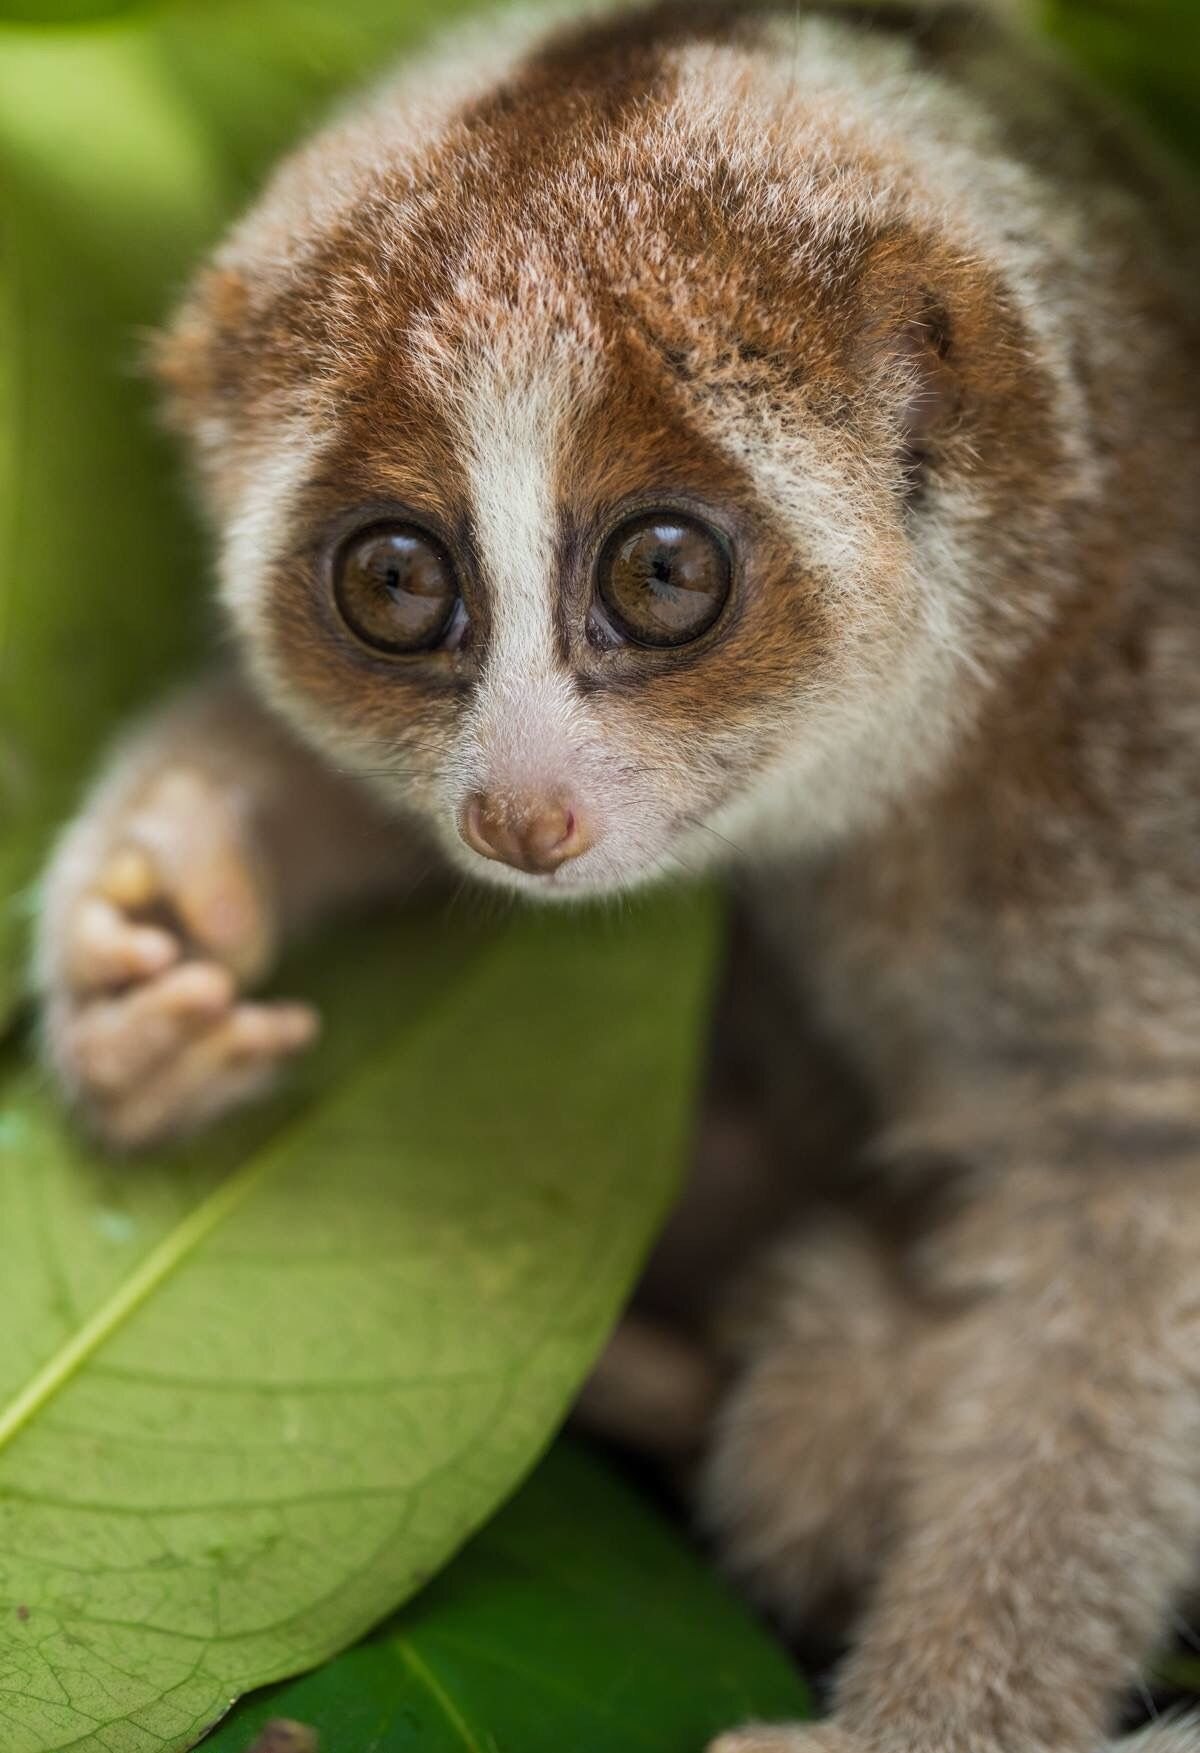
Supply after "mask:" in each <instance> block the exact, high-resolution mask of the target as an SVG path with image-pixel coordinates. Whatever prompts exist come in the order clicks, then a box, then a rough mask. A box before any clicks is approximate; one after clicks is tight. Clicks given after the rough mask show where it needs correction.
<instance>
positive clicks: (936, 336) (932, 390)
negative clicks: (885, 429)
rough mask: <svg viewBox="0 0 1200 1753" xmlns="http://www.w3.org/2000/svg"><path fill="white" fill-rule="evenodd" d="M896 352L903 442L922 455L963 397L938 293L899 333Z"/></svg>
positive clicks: (892, 341) (894, 365)
mask: <svg viewBox="0 0 1200 1753" xmlns="http://www.w3.org/2000/svg"><path fill="white" fill-rule="evenodd" d="M890 349H891V358H892V370H893V372H894V374H895V378H896V380H897V389H898V391H899V397H898V401H897V419H898V421H899V425H900V433H901V437H902V440H903V442H904V443H905V444H906V445H907V447H908V448H909V449H910V450H922V449H924V448H925V447H926V446H927V444H928V443H929V442H930V441H931V440H932V439H933V438H934V436H935V435H936V433H937V431H938V429H939V428H940V427H942V426H944V425H946V424H947V423H948V422H949V421H950V419H951V418H952V417H953V415H954V414H955V413H956V411H957V409H958V403H959V396H960V381H959V377H958V373H957V372H956V371H955V369H954V365H953V362H952V355H953V341H952V336H951V330H950V317H949V314H948V312H947V310H946V307H945V306H944V305H943V304H942V303H941V301H940V300H939V299H938V298H936V297H935V296H934V294H933V293H930V292H926V293H924V294H923V300H922V303H921V306H920V308H919V309H918V310H917V311H916V312H914V314H912V315H910V316H908V317H906V318H905V319H903V321H902V322H901V323H900V324H899V326H898V327H897V328H896V329H895V330H894V331H893V334H892V336H891V339H890Z"/></svg>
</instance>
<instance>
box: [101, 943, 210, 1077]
mask: <svg viewBox="0 0 1200 1753" xmlns="http://www.w3.org/2000/svg"><path fill="white" fill-rule="evenodd" d="M234 994H235V988H234V983H233V976H232V975H231V974H230V973H229V971H228V969H226V968H222V967H220V966H219V965H218V964H217V963H216V962H184V963H182V964H181V965H180V966H179V967H175V968H169V969H168V970H167V972H166V973H165V974H161V975H159V977H158V978H157V979H155V980H150V981H147V982H146V984H145V985H143V986H138V987H136V988H135V989H134V990H133V991H132V992H129V993H126V994H123V995H122V996H121V997H119V998H109V999H101V1000H98V1001H97V1002H95V1003H93V1004H89V1005H85V1006H84V1007H83V1009H81V1010H80V1011H79V1012H78V1013H77V1014H76V1016H75V1018H74V1019H73V1021H72V1023H71V1025H70V1030H69V1034H68V1040H67V1052H68V1054H69V1056H70V1059H71V1061H72V1063H73V1065H74V1069H75V1074H76V1076H77V1077H78V1078H79V1079H80V1081H81V1082H82V1083H83V1084H84V1085H86V1086H87V1088H89V1089H90V1090H92V1091H93V1092H94V1093H96V1094H98V1095H102V1096H104V1095H112V1094H114V1093H118V1092H120V1091H123V1090H126V1089H128V1088H129V1087H130V1086H131V1085H132V1084H134V1083H135V1082H137V1081H139V1080H141V1079H142V1078H144V1077H145V1076H146V1075H147V1074H148V1073H150V1072H152V1071H153V1070H154V1068H155V1067H156V1066H157V1065H158V1064H159V1063H160V1062H161V1061H162V1060H164V1059H166V1058H168V1057H169V1056H170V1055H171V1054H173V1053H177V1052H178V1051H179V1050H180V1048H181V1047H182V1046H183V1045H184V1044H185V1043H186V1042H187V1041H189V1040H190V1039H191V1037H192V1036H193V1035H195V1034H196V1033H197V1031H198V1030H200V1029H202V1028H205V1027H207V1026H209V1025H211V1024H212V1023H213V1022H214V1021H215V1020H216V1019H218V1018H219V1017H221V1016H222V1015H224V1014H226V1013H228V1012H229V1011H230V1007H231V1006H232V1004H233V1001H234Z"/></svg>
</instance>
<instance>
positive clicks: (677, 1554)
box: [204, 1444, 808, 1753]
mask: <svg viewBox="0 0 1200 1753" xmlns="http://www.w3.org/2000/svg"><path fill="white" fill-rule="evenodd" d="M807 1715H808V1698H807V1694H806V1692H805V1689H804V1687H803V1685H802V1684H801V1682H800V1679H799V1677H798V1676H797V1674H796V1673H795V1671H794V1669H793V1668H792V1667H791V1665H790V1664H789V1663H788V1662H787V1661H786V1659H785V1658H784V1656H783V1654H782V1652H781V1650H780V1649H779V1647H778V1645H776V1644H775V1643H774V1642H773V1641H772V1640H771V1639H770V1638H769V1637H768V1636H767V1635H766V1633H765V1632H763V1631H761V1630H759V1629H758V1628H757V1627H756V1626H755V1625H754V1623H753V1621H752V1620H751V1618H750V1616H749V1614H748V1613H747V1612H746V1610H745V1609H744V1608H743V1607H740V1606H739V1605H738V1604H737V1603H736V1602H735V1600H734V1598H733V1597H732V1595H730V1594H728V1593H727V1592H726V1590H725V1589H724V1588H723V1587H722V1586H721V1585H720V1584H719V1583H718V1582H717V1580H716V1578H715V1577H713V1576H712V1575H711V1573H710V1571H709V1570H708V1569H707V1567H706V1566H705V1565H704V1563H703V1561H702V1560H701V1559H700V1558H699V1556H698V1555H697V1554H696V1553H694V1552H693V1551H692V1550H691V1549H690V1548H689V1547H688V1546H687V1545H686V1544H685V1543H684V1541H683V1540H682V1539H681V1538H680V1536H679V1535H677V1534H676V1533H675V1532H674V1531H673V1530H671V1529H670V1528H668V1527H667V1526H666V1525H664V1523H663V1522H662V1521H661V1519H660V1518H659V1517H657V1516H655V1515H654V1514H653V1513H652V1512H651V1511H650V1510H649V1509H648V1508H647V1507H646V1506H645V1505H644V1504H643V1503H642V1502H641V1501H640V1500H639V1498H638V1497H637V1496H636V1495H635V1494H634V1493H633V1492H632V1491H631V1490H630V1489H629V1487H628V1486H625V1485H623V1484H621V1483H619V1482H618V1481H617V1480H615V1479H613V1478H611V1477H609V1476H608V1475H606V1474H605V1473H604V1472H603V1471H602V1470H601V1469H600V1467H599V1466H598V1465H597V1464H596V1462H595V1461H593V1460H592V1459H591V1458H590V1457H589V1456H588V1455H587V1454H586V1453H585V1452H582V1451H580V1450H578V1449H576V1448H574V1447H572V1446H569V1445H565V1444H564V1445H561V1446H560V1447H558V1448H557V1449H555V1450H554V1451H553V1452H552V1454H551V1455H550V1456H549V1457H548V1458H547V1460H546V1461H544V1462H543V1463H542V1465H541V1467H540V1468H539V1469H538V1471H537V1473H536V1474H535V1475H534V1477H533V1478H532V1479H531V1480H530V1482H529V1484H528V1485H526V1486H525V1488H524V1489H523V1490H522V1491H521V1493H520V1495H519V1496H518V1497H516V1498H515V1499H514V1500H513V1502H512V1503H510V1504H509V1505H508V1506H507V1508H506V1509H504V1510H502V1511H501V1513H500V1514H499V1516H497V1517H496V1519H495V1520H494V1521H493V1522H491V1523H489V1525H488V1526H487V1528H486V1529H485V1530H484V1531H483V1533H481V1534H479V1535H477V1536H476V1538H475V1539H474V1540H473V1541H472V1542H471V1544H470V1546H469V1547H468V1548H467V1550H466V1551H465V1552H464V1553H463V1555H462V1556H461V1557H460V1558H459V1559H458V1560H457V1561H456V1562H455V1564H454V1565H453V1566H452V1567H451V1568H450V1569H449V1570H448V1571H446V1572H444V1573H443V1575H442V1576H440V1577H439V1578H438V1579H437V1580H436V1582H434V1583H432V1584H431V1585H430V1586H429V1587H428V1588H427V1589H426V1590H424V1592H423V1593H422V1594H421V1595H420V1596H419V1597H418V1598H417V1600H416V1601H415V1602H414V1603H413V1604H412V1605H411V1606H410V1607H408V1608H407V1609H405V1611H404V1612H403V1613H401V1614H399V1615H397V1616H396V1618H394V1619H393V1620H392V1621H391V1622H390V1623H389V1624H388V1625H386V1626H384V1627H383V1629H382V1630H381V1631H379V1632H378V1633H377V1634H376V1635H375V1636H374V1637H372V1638H371V1639H369V1640H368V1641H367V1642H366V1643H365V1644H362V1645H360V1646H359V1647H358V1648H357V1649H354V1650H351V1651H350V1652H349V1653H348V1654H347V1655H344V1656H340V1657H339V1658H338V1659H337V1660H336V1661H335V1662H332V1663H330V1665H329V1666H328V1667H326V1668H322V1669H320V1670H318V1672H317V1673H315V1674H309V1675H307V1676H305V1678H304V1679H302V1680H298V1681H293V1682H291V1683H290V1684H288V1685H286V1686H282V1687H279V1688H276V1689H273V1690H272V1691H271V1692H269V1693H267V1694H265V1695H263V1696H260V1697H257V1698H253V1699H247V1700H245V1701H244V1702H243V1703H242V1704H241V1705H239V1706H238V1708H237V1709H236V1710H235V1711H234V1712H233V1715H232V1716H231V1717H230V1718H229V1719H228V1721H227V1722H225V1723H224V1724H222V1726H221V1728H220V1729H219V1730H218V1732H217V1733H216V1734H215V1735H214V1736H213V1738H212V1739H211V1740H210V1741H206V1742H205V1743H204V1753H245V1750H246V1749H247V1748H248V1747H250V1746H251V1745H252V1744H253V1742H254V1740H255V1739H256V1737H257V1734H258V1732H259V1731H260V1730H261V1729H262V1728H263V1727H264V1725H265V1724H266V1723H268V1722H269V1721H271V1720H272V1719H274V1718H280V1717H282V1718H290V1719H292V1720H294V1721H298V1722H301V1723H304V1724H306V1725H309V1726H310V1727H312V1728H313V1729H315V1730H316V1731H317V1733H318V1736H319V1742H320V1747H321V1750H322V1753H418V1750H419V1753H464V1750H466V1753H563V1749H565V1748H569V1749H570V1753H618V1750H619V1753H642V1750H643V1749H644V1750H645V1753H701V1749H702V1748H703V1746H704V1744H705V1742H706V1741H707V1740H708V1739H709V1738H710V1737H711V1736H712V1735H713V1734H715V1733H718V1732H720V1731H721V1730H722V1729H727V1728H731V1727H733V1726H734V1725H735V1724H736V1723H739V1722H742V1721H745V1720H746V1719H747V1718H750V1717H756V1716H759V1717H764V1718H769V1719H780V1718H792V1719H796V1718H801V1717H804V1716H807Z"/></svg>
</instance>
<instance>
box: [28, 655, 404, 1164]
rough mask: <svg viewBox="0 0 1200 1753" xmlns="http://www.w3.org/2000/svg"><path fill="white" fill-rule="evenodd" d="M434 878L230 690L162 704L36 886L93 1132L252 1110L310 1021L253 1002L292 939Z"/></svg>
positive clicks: (72, 1062)
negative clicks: (334, 911) (418, 877)
mask: <svg viewBox="0 0 1200 1753" xmlns="http://www.w3.org/2000/svg"><path fill="white" fill-rule="evenodd" d="M423 862H424V856H423V854H422V851H421V849H420V848H419V847H418V846H417V845H416V844H415V842H414V840H413V837H412V836H411V834H406V833H405V832H404V830H403V829H401V828H399V827H398V826H397V825H396V824H395V823H393V822H391V821H389V820H387V819H386V818H385V817H384V816H383V815H382V814H381V813H380V812H379V811H378V810H377V809H376V807H375V806H374V805H373V804H372V803H371V802H370V800H368V799H367V798H366V797H365V796H364V795H363V794H362V792H361V791H360V790H359V789H358V788H357V787H356V786H355V785H354V784H353V783H352V782H351V781H349V780H347V779H344V778H342V777H341V776H340V775H339V774H336V773H335V772H333V771H332V770H331V769H330V768H329V767H327V766H325V765H324V764H323V763H322V762H321V761H319V760H318V758H317V757H316V756H314V755H312V754H310V753H309V752H308V751H307V750H306V749H304V748H303V747H301V746H300V745H299V744H298V743H297V742H295V741H294V740H293V738H292V737H291V735H290V734H289V733H288V732H287V731H286V730H285V729H284V727H283V726H282V725H281V724H279V723H278V722H277V721H276V720H275V719H274V718H273V717H271V716H270V715H268V714H267V713H266V712H265V711H264V710H263V709H262V708H261V707H259V705H258V704H257V702H256V701H255V700H254V699H253V697H252V696H251V695H250V694H249V692H248V691H246V690H245V689H244V688H243V687H242V686H241V685H240V684H239V683H238V682H237V681H235V680H233V679H231V678H225V679H220V680H217V681H214V682H211V683H209V684H207V685H206V686H203V687H200V688H196V689H194V690H192V691H191V692H189V693H188V694H186V695H184V696H182V697H181V698H179V699H177V700H175V701H174V702H172V703H170V704H169V705H168V706H167V707H166V708H164V709H163V710H162V711H160V712H159V713H158V714H157V715H156V716H154V717H153V718H151V719H150V720H149V721H148V722H147V723H146V724H145V725H143V726H142V727H141V728H140V729H139V731H138V732H137V733H136V734H135V735H134V736H133V737H131V738H130V739H129V741H128V742H127V743H126V745H125V746H124V748H123V749H121V750H119V751H118V752H117V754H116V756H115V758H114V759H113V761H112V763H111V764H110V766H109V769H108V771H107V772H106V773H105V774H104V775H103V777H102V778H101V780H100V783H99V784H98V785H97V786H96V788H95V790H94V791H93V793H92V794H91V796H90V797H89V798H88V799H87V800H86V802H85V804H84V807H83V809H82V811H81V813H80V815H79V816H78V818H77V819H76V820H75V822H74V823H72V825H71V826H70V828H69V829H68V830H67V832H66V833H65V834H64V836H63V838H62V840H61V842H60V844H59V846H58V848H57V849H56V852H55V855H54V857H53V859H52V861H51V865H50V869H49V872H48V873H47V877H46V880H45V883H44V903H43V909H42V918H41V929H40V937H39V946H38V967H37V975H38V982H39V985H40V988H41V991H42V993H43V998H44V1013H43V1014H44V1034H45V1039H46V1044H47V1050H48V1054H49V1057H50V1059H51V1062H52V1064H53V1066H54V1068H55V1070H56V1071H57V1072H58V1074H59V1076H60V1078H61V1079H62V1081H63V1083H64V1085H65V1087H66V1089H67V1091H68V1093H69V1094H70V1095H71V1096H72V1098H73V1099H74V1100H75V1102H76V1103H77V1104H78V1106H79V1108H80V1109H81V1111H82V1112H83V1114H84V1117H85V1118H86V1120H87V1121H88V1123H89V1124H90V1125H91V1126H92V1127H93V1129H94V1130H95V1131H96V1132H98V1133H99V1134H100V1135H101V1136H102V1137H103V1138H104V1139H105V1140H107V1141H108V1142H109V1143H112V1144H116V1145H124V1146H132V1145H140V1144H145V1143H148V1142H151V1141H154V1140H156V1139H161V1138H165V1137H170V1136H176V1135H178V1134H180V1133H182V1132H185V1131H188V1130H190V1129H192V1128H193V1127H195V1126H197V1125H199V1124H200V1123H201V1122H203V1121H205V1120H207V1119H209V1118H211V1117H213V1116H214V1115H215V1114H218V1113H220V1112H221V1111H223V1110H224V1109H226V1108H228V1107H231V1106H233V1105H234V1104H235V1103H237V1102H240V1101H243V1100H245V1099H246V1098H248V1097H249V1096H251V1095H254V1094H256V1093H257V1092H258V1091H260V1090H261V1089H262V1088H263V1087H264V1086H265V1085H267V1084H268V1083H270V1081H271V1080H272V1078H273V1076H274V1074H275V1072H276V1070H277V1068H278V1066H279V1065H280V1063H281V1062H282V1061H283V1060H284V1059H285V1058H286V1057H287V1056H288V1055H289V1054H291V1053H294V1052H295V1051H297V1050H298V1049H299V1048H301V1047H303V1046H304V1045H306V1044H307V1042H308V1041H309V1040H311V1038H312V1036H313V1033H314V1029H315V1023H316V1019H315V1017H314V1015H313V1013H312V1011H311V1010H310V1008H309V1007H308V1006H306V1005H302V1004H294V1003H273V1004H255V1003H250V1002H247V1001H246V1000H245V998H244V996H243V995H244V992H245V990H246V989H247V988H248V987H251V986H253V984H254V983H255V982H256V981H257V980H259V979H260V978H261V977H262V976H263V974H264V973H265V972H266V971H267V969H268V968H269V967H270V965H271V963H272V962H273V960H274V957H275V954H276V952H277V950H278V947H279V945H280V943H281V941H282V940H283V939H284V938H286V937H287V936H288V935H289V933H291V932H293V931H295V930H296V929H298V928H299V927H300V926H302V925H304V924H305V923H306V922H307V921H309V920H311V919H313V918H314V917H316V916H318V915H320V914H321V913H323V912H325V911H327V910H328V909H329V908H330V907H332V906H335V905H336V904H338V903H339V902H343V901H347V900H350V899H352V898H354V897H356V896H361V895H365V894H368V893H370V892H371V891H372V890H383V889H387V888H392V887H402V886H403V885H404V883H405V882H406V881H408V882H410V883H411V882H412V881H413V880H414V876H415V874H416V873H417V872H418V871H419V870H420V869H421V867H422V863H423Z"/></svg>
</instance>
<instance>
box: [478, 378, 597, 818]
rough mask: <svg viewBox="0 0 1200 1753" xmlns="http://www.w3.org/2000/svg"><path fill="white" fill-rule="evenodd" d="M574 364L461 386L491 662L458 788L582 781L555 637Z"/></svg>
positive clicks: (528, 789)
mask: <svg viewBox="0 0 1200 1753" xmlns="http://www.w3.org/2000/svg"><path fill="white" fill-rule="evenodd" d="M574 364H575V362H574V361H573V360H571V359H570V358H568V357H565V356H564V355H563V353H561V352H557V351H556V350H554V349H547V350H546V351H545V352H543V353H542V355H541V357H539V358H537V359H536V361H535V360H528V359H526V360H517V361H509V360H506V361H505V365H506V366H507V367H508V369H505V370H501V369H498V367H497V364H496V363H493V362H492V361H488V363H487V365H486V366H485V367H484V369H482V370H481V371H480V372H479V373H478V375H477V376H475V377H473V378H469V379H468V381H467V382H466V383H464V384H463V385H462V387H461V389H460V397H459V402H458V410H457V412H458V419H459V421H460V422H461V431H462V442H463V455H464V462H465V465H466V473H467V480H468V488H469V492H470V496H471V508H472V514H473V519H474V527H475V538H476V546H477V549H478V552H479V555H480V561H481V565H482V569H483V584H484V588H485V589H486V590H487V593H488V597H489V603H490V610H491V637H490V649H489V651H488V657H487V663H486V665H485V667H484V670H483V673H482V675H481V676H480V679H479V685H478V688H477V690H476V696H475V701H474V704H473V707H472V711H471V714H470V720H469V724H468V727H467V731H466V734H465V735H464V738H463V744H462V747H461V750H460V763H459V771H458V772H457V773H456V774H455V780H456V782H457V783H458V784H459V785H460V786H461V788H462V790H464V791H465V790H469V789H473V788H476V787H479V788H483V789H487V790H492V791H500V792H514V793H528V794H537V793H539V792H541V791H543V790H554V789H557V788H561V787H566V788H567V789H571V788H572V787H573V785H574V784H575V783H576V782H577V779H578V774H577V773H576V772H575V771H574V769H575V765H576V760H577V757H578V755H579V753H580V751H581V747H582V745H583V743H584V741H585V739H586V735H587V729H588V726H587V721H586V715H585V713H584V712H583V710H582V708H581V706H580V703H579V701H578V699H577V698H576V695H575V690H574V688H573V686H572V684H571V679H570V676H569V674H568V673H567V671H566V669H565V666H564V664H563V661H562V657H561V654H560V653H559V651H558V649H557V644H556V638H555V599H556V595H557V591H558V579H557V577H556V566H557V558H556V540H555V537H556V528H557V518H558V512H557V498H558V490H557V475H558V461H559V454H560V446H561V441H562V435H563V429H564V426H565V422H566V417H567V414H568V411H569V409H570V407H571V405H572V402H573V401H575V402H577V399H578V396H579V394H580V393H581V388H582V386H581V385H580V382H579V372H578V370H577V369H573V365H574Z"/></svg>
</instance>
